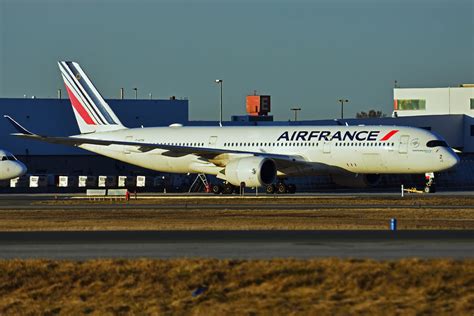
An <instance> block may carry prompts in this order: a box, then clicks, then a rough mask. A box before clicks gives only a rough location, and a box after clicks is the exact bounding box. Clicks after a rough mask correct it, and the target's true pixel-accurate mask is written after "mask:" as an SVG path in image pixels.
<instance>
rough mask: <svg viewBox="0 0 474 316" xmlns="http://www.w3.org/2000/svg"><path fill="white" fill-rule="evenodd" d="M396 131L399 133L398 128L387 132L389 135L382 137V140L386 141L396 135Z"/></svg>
mask: <svg viewBox="0 0 474 316" xmlns="http://www.w3.org/2000/svg"><path fill="white" fill-rule="evenodd" d="M396 133H398V129H394V130H393V131H390V132H388V133H387V135H385V136H384V137H382V139H380V140H381V141H386V140H389V139H390V138H391V137H392V136H393V135H395V134H396Z"/></svg>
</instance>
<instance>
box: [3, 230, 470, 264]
mask: <svg viewBox="0 0 474 316" xmlns="http://www.w3.org/2000/svg"><path fill="white" fill-rule="evenodd" d="M142 257H146V258H160V259H167V258H183V257H186V258H196V257H200V258H219V259H270V258H288V257H290V258H299V259H306V258H317V257H340V258H372V259H399V258H406V257H417V258H453V259H465V258H474V231H434V230H430V231H421V230H418V231H396V232H391V231H83V232H1V233H0V258H2V259H13V258H21V259H26V258H46V259H73V260H86V259H94V258H142Z"/></svg>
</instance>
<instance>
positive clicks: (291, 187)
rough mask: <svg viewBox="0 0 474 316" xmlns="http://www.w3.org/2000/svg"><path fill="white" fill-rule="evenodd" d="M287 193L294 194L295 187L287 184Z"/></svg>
mask: <svg viewBox="0 0 474 316" xmlns="http://www.w3.org/2000/svg"><path fill="white" fill-rule="evenodd" d="M287 189H288V193H291V194H295V193H296V185H294V184H288V188H287Z"/></svg>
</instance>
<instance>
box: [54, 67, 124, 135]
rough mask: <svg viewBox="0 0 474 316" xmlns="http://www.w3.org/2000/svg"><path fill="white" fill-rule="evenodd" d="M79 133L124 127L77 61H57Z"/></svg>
mask: <svg viewBox="0 0 474 316" xmlns="http://www.w3.org/2000/svg"><path fill="white" fill-rule="evenodd" d="M58 65H59V69H60V70H61V75H62V77H63V80H64V85H65V86H66V90H67V93H68V95H69V99H70V100H71V105H72V108H73V111H74V115H75V117H76V120H77V124H78V125H79V130H80V131H81V134H86V133H94V132H107V131H113V130H118V129H124V128H126V127H124V126H123V125H122V123H121V122H120V120H119V118H118V117H117V116H116V115H115V113H114V112H113V111H112V109H111V108H110V106H109V105H108V104H107V102H105V100H104V98H102V96H101V95H100V93H99V91H97V89H96V88H95V87H94V85H93V84H92V82H91V81H90V80H89V78H88V77H87V75H86V73H85V72H84V71H83V70H82V68H81V66H79V64H78V63H75V62H72V61H60V62H58Z"/></svg>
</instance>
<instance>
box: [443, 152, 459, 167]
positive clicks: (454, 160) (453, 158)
mask: <svg viewBox="0 0 474 316" xmlns="http://www.w3.org/2000/svg"><path fill="white" fill-rule="evenodd" d="M459 161H460V159H459V156H458V155H456V153H454V152H453V153H449V154H448V155H447V159H446V163H447V164H448V167H449V168H452V167H454V166H456V165H457V164H458V163H459Z"/></svg>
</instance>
